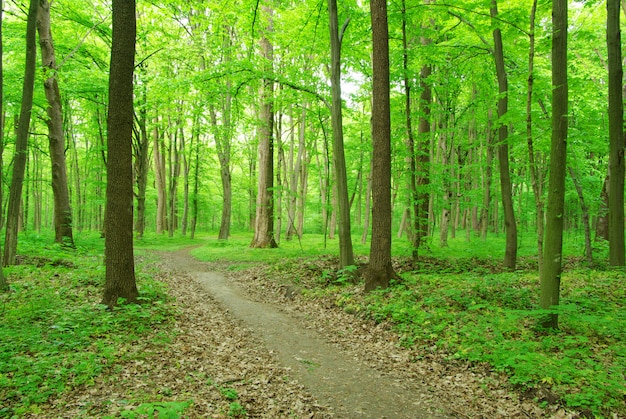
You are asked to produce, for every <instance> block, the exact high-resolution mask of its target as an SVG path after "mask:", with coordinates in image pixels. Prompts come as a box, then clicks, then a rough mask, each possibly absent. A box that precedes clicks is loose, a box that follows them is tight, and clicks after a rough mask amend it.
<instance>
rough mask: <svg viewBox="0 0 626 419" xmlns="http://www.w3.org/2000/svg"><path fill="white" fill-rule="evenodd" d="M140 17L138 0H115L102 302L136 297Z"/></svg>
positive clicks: (133, 299) (130, 299) (134, 299)
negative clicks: (134, 141) (135, 167)
mask: <svg viewBox="0 0 626 419" xmlns="http://www.w3.org/2000/svg"><path fill="white" fill-rule="evenodd" d="M136 28H137V27H136V17H135V1H134V0H113V36H112V39H113V43H112V47H111V66H110V73H109V110H108V119H107V127H108V146H107V161H108V165H107V191H106V195H107V200H106V213H105V224H106V238H105V250H104V257H105V265H106V282H105V285H104V293H103V296H102V304H105V305H107V306H108V307H109V308H113V307H115V305H116V304H117V303H118V299H119V298H124V299H125V300H126V301H127V302H136V301H137V297H138V292H137V285H136V282H135V261H134V255H133V167H132V164H133V162H132V160H133V154H132V135H133V71H134V67H135V36H136Z"/></svg>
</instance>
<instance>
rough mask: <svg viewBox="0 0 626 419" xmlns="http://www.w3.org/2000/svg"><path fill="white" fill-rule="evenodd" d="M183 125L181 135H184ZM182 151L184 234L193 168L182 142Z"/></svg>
mask: <svg viewBox="0 0 626 419" xmlns="http://www.w3.org/2000/svg"><path fill="white" fill-rule="evenodd" d="M196 124H197V122H194V126H193V127H192V130H191V132H192V135H191V142H190V146H189V147H190V148H191V149H193V142H194V134H193V133H195V132H196V128H195V125H196ZM182 130H183V129H182V127H181V135H182ZM180 147H181V153H182V169H183V219H182V222H181V231H180V233H181V234H182V235H183V236H186V235H187V226H188V224H189V171H190V170H191V162H190V160H189V156H188V155H187V150H186V149H185V143H181V145H180Z"/></svg>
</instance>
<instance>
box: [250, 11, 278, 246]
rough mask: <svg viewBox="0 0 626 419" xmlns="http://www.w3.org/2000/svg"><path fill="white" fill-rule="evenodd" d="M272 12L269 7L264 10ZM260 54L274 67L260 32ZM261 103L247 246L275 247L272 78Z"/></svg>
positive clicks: (266, 83)
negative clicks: (253, 210)
mask: <svg viewBox="0 0 626 419" xmlns="http://www.w3.org/2000/svg"><path fill="white" fill-rule="evenodd" d="M267 11H268V13H269V14H270V15H271V14H272V11H271V10H267ZM271 19H272V18H271V16H270V23H269V25H268V28H267V31H268V32H271V31H273V24H272V22H271ZM261 54H262V56H263V59H264V63H265V67H266V70H267V71H271V69H272V68H273V60H274V47H273V46H272V44H271V43H270V41H269V40H268V39H267V37H265V36H263V38H262V39H261ZM260 97H261V107H260V111H259V120H260V125H259V147H258V156H259V157H258V161H259V174H258V190H257V200H256V218H255V223H254V238H253V239H252V243H251V244H250V247H253V248H275V247H278V244H277V243H276V240H275V239H274V194H273V192H272V190H273V187H274V82H273V81H272V80H269V79H264V80H263V86H262V88H261V95H260Z"/></svg>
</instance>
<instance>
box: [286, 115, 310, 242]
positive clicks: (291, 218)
mask: <svg viewBox="0 0 626 419" xmlns="http://www.w3.org/2000/svg"><path fill="white" fill-rule="evenodd" d="M306 108H307V107H306V104H304V106H303V107H302V113H301V115H300V121H299V126H300V128H299V131H298V153H297V156H295V161H293V160H294V154H295V150H294V147H295V145H294V143H293V141H292V146H291V149H290V152H289V154H290V157H289V159H290V161H293V164H291V166H292V170H291V177H290V180H289V205H288V210H287V218H288V220H287V222H288V224H289V226H288V227H287V240H291V239H292V238H293V235H294V234H296V235H298V237H301V235H302V230H301V227H300V226H299V224H300V222H299V221H298V222H296V214H297V217H298V218H300V215H301V213H302V211H303V210H304V206H303V205H299V204H298V202H299V201H302V199H303V198H304V197H303V196H302V195H301V192H302V188H303V181H304V179H303V177H304V173H306V170H305V168H304V167H303V161H304V159H305V154H306ZM298 185H300V190H298Z"/></svg>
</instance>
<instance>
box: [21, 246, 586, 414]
mask: <svg viewBox="0 0 626 419" xmlns="http://www.w3.org/2000/svg"><path fill="white" fill-rule="evenodd" d="M158 259H159V262H158V265H159V266H158V269H159V274H158V279H159V280H161V281H163V282H165V283H166V284H167V286H168V290H169V291H168V293H169V294H170V295H171V296H172V297H174V298H175V299H176V302H177V303H176V304H177V310H178V314H177V318H176V327H175V330H173V331H172V332H173V334H172V336H173V338H172V341H171V342H170V343H168V344H167V345H161V346H159V345H150V344H148V343H146V347H145V348H141V351H140V352H141V353H143V354H144V356H143V358H140V359H133V360H131V361H127V362H125V363H123V364H122V366H120V367H118V368H116V369H115V370H112V371H110V372H109V373H108V374H103V375H102V376H100V377H98V378H97V379H96V380H95V382H94V383H91V385H89V386H86V387H84V388H79V389H76V390H75V391H74V392H71V393H68V394H67V395H66V396H64V397H62V398H61V399H59V400H55V401H54V402H52V403H51V404H50V405H49V406H46V407H45V408H44V409H43V410H42V414H41V415H37V416H36V417H68V418H72V417H104V416H106V415H113V416H117V417H119V415H120V414H124V412H125V411H131V410H133V409H136V408H137V406H138V402H133V403H131V402H128V401H127V400H129V399H131V400H137V398H138V396H137V395H141V398H143V399H145V400H146V402H148V401H162V402H167V401H185V400H193V403H192V404H191V405H190V407H188V408H187V409H186V410H185V413H184V415H185V417H192V418H206V417H212V418H227V417H256V418H446V417H455V418H470V417H471V418H538V417H552V418H576V417H577V415H575V414H574V413H572V412H567V411H565V410H563V409H561V408H559V407H558V405H553V406H552V407H549V408H548V409H541V408H539V406H538V403H537V402H538V401H541V397H540V396H541V395H535V396H533V399H526V398H524V397H523V396H520V395H519V394H517V393H515V392H514V391H513V389H511V388H510V386H508V384H507V383H506V380H505V377H503V376H501V375H499V374H496V373H494V372H492V371H491V370H490V369H489V368H488V367H486V366H481V365H472V366H471V365H468V364H464V363H457V362H452V361H449V360H446V359H445V358H443V356H441V355H438V354H437V353H436V352H435V351H434V350H433V351H432V353H431V352H429V353H417V352H416V351H415V350H410V349H406V348H403V347H402V346H401V345H400V344H399V338H398V336H397V334H396V333H394V332H393V331H391V330H390V327H389V326H388V325H385V324H377V323H373V322H371V321H368V320H366V319H361V318H359V317H358V316H354V315H351V314H348V313H346V312H345V311H344V310H342V309H340V308H338V307H337V306H336V305H335V304H334V303H333V302H331V301H323V300H314V299H311V298H303V297H302V295H301V293H300V290H299V289H296V288H294V287H292V286H288V285H285V284H281V283H280V281H276V280H270V279H268V278H267V275H266V273H265V271H264V269H263V268H262V267H260V266H252V267H250V268H249V269H247V270H245V271H237V272H230V271H228V270H227V268H228V267H227V266H222V265H219V264H207V263H201V262H198V261H196V260H195V259H193V258H192V257H191V256H190V254H189V249H185V250H182V251H178V252H174V253H159V254H158ZM152 263H154V262H152ZM135 349H136V348H135ZM162 416H163V417H166V416H164V415H162ZM33 417H35V416H33ZM126 417H138V416H126ZM168 417H169V416H168Z"/></svg>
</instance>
